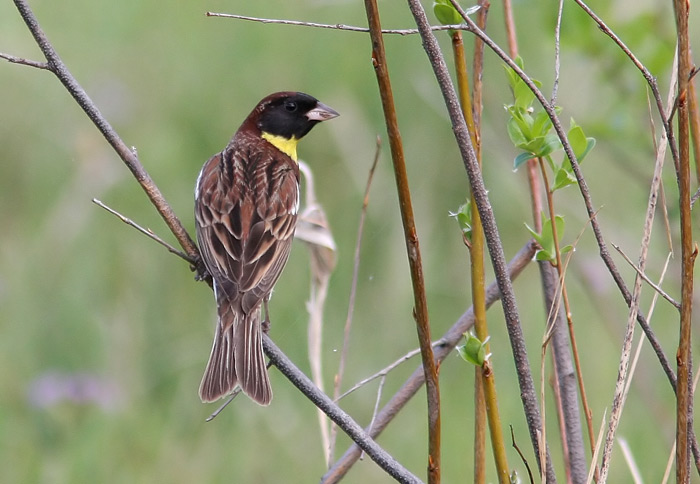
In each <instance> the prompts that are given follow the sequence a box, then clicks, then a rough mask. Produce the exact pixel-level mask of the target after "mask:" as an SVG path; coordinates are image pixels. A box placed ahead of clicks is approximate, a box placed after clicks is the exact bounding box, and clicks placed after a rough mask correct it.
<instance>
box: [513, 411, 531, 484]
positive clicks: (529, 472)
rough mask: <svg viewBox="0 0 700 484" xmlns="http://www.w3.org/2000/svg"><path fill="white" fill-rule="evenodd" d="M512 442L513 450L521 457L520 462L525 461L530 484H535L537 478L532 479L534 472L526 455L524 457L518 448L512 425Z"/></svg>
mask: <svg viewBox="0 0 700 484" xmlns="http://www.w3.org/2000/svg"><path fill="white" fill-rule="evenodd" d="M510 440H511V443H512V445H513V448H514V449H515V451H516V452H517V453H518V455H519V456H520V460H521V461H523V464H524V465H525V469H526V470H527V476H528V478H530V484H535V478H534V477H532V470H530V464H528V463H527V459H526V458H525V455H523V451H522V450H520V447H518V444H517V442H515V433H514V432H513V426H512V425H511V426H510Z"/></svg>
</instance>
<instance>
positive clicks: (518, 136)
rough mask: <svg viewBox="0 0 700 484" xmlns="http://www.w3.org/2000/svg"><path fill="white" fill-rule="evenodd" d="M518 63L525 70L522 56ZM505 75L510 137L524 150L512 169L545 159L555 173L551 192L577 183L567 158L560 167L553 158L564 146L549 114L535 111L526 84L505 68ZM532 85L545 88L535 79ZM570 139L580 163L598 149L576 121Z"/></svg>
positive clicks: (508, 68)
mask: <svg viewBox="0 0 700 484" xmlns="http://www.w3.org/2000/svg"><path fill="white" fill-rule="evenodd" d="M516 63H517V64H518V66H519V67H520V68H521V69H522V68H523V61H522V59H521V58H520V57H518V58H517V59H516ZM506 75H507V77H508V83H509V84H510V88H511V91H512V92H513V104H510V105H507V106H505V108H506V111H507V112H508V114H510V119H509V120H508V124H507V130H508V136H509V137H510V140H511V141H512V142H513V144H514V145H515V147H516V148H518V149H520V150H521V153H520V154H518V156H516V157H515V161H514V163H513V167H514V168H515V169H517V168H518V167H519V166H520V165H522V164H523V163H525V162H526V161H528V160H530V159H532V158H544V159H545V160H547V163H548V164H549V167H550V168H551V170H552V171H553V172H554V174H555V176H554V184H553V185H552V186H551V187H548V188H549V189H550V190H551V191H556V190H559V189H560V188H564V187H567V186H569V185H573V184H575V183H576V177H575V176H574V174H573V171H572V168H571V163H570V162H569V160H568V157H564V159H563V160H562V162H561V163H559V164H556V163H555V162H554V160H553V159H552V157H551V154H552V153H553V152H555V151H558V150H560V149H561V148H562V144H561V141H560V140H559V137H558V136H557V134H556V133H555V132H554V131H553V129H552V128H553V125H552V121H551V119H549V115H548V114H547V112H546V111H545V110H544V109H539V110H537V112H535V109H534V107H533V103H534V101H535V95H534V93H533V92H532V91H531V90H530V88H529V87H528V85H527V84H526V83H525V81H523V80H522V79H521V78H520V76H518V74H517V73H516V72H515V71H514V70H513V69H511V68H510V67H508V66H506ZM532 82H533V83H534V84H535V85H536V86H537V87H538V88H539V87H541V85H542V84H541V83H540V82H539V81H537V80H535V79H533V80H532ZM555 111H556V113H557V114H559V113H560V112H561V108H560V107H558V106H557V107H555ZM567 138H568V139H569V143H570V144H571V147H572V148H573V151H574V155H576V158H577V159H578V161H579V162H581V161H583V159H584V158H585V157H586V155H587V154H588V153H589V152H590V151H591V150H592V149H593V147H594V146H595V139H594V138H588V137H586V135H585V133H584V132H583V129H582V128H581V127H580V126H579V125H577V124H576V122H575V121H574V120H573V119H572V120H571V127H570V128H569V132H568V133H567Z"/></svg>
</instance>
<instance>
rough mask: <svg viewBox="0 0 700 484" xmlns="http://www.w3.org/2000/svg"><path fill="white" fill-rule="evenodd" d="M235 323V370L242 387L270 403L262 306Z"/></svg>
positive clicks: (265, 403) (254, 396) (251, 396)
mask: <svg viewBox="0 0 700 484" xmlns="http://www.w3.org/2000/svg"><path fill="white" fill-rule="evenodd" d="M236 323H237V324H234V325H233V326H234V330H233V334H234V338H233V341H234V350H233V351H234V353H235V354H236V359H235V370H236V375H237V376H238V384H239V385H240V386H241V389H242V390H243V391H244V392H245V393H246V394H247V395H248V396H249V397H250V398H252V399H253V400H255V401H256V402H258V403H259V404H260V405H269V404H270V401H271V400H272V386H271V385H270V377H269V376H268V374H267V365H266V364H265V355H264V353H263V346H262V326H261V323H260V308H258V309H256V310H254V311H253V312H252V313H250V314H248V315H247V317H245V318H241V319H240V320H239V321H237V322H236Z"/></svg>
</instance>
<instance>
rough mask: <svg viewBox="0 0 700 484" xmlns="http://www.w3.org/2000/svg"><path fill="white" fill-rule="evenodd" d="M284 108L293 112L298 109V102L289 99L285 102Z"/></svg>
mask: <svg viewBox="0 0 700 484" xmlns="http://www.w3.org/2000/svg"><path fill="white" fill-rule="evenodd" d="M284 109H286V110H287V111H289V112H290V113H293V112H294V111H296V110H297V103H295V102H294V101H288V102H286V103H284Z"/></svg>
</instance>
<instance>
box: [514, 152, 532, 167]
mask: <svg viewBox="0 0 700 484" xmlns="http://www.w3.org/2000/svg"><path fill="white" fill-rule="evenodd" d="M532 158H534V156H533V155H532V153H520V154H519V155H518V156H516V157H515V161H514V162H513V169H514V170H517V169H518V167H519V166H520V165H522V164H523V163H525V162H527V161H528V160H531V159H532Z"/></svg>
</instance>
